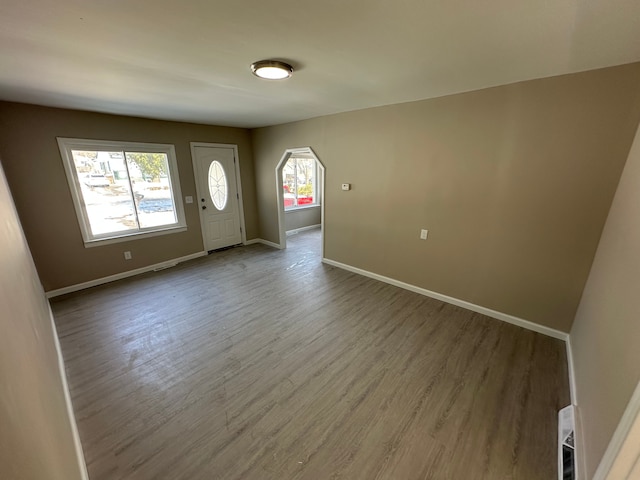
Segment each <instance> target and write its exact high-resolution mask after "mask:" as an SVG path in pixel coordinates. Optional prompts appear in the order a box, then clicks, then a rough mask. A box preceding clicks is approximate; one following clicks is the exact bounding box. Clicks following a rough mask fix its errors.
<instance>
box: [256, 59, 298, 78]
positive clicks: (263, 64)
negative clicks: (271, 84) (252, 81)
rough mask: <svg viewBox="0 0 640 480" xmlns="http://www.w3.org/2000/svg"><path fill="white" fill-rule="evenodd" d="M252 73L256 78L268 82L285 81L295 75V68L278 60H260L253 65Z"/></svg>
mask: <svg viewBox="0 0 640 480" xmlns="http://www.w3.org/2000/svg"><path fill="white" fill-rule="evenodd" d="M251 71H252V72H253V74H254V75H255V76H256V77H260V78H266V79H267V80H283V79H285V78H289V77H290V76H291V74H292V73H293V67H292V66H291V65H289V64H288V63H284V62H279V61H278V60H260V61H259V62H255V63H252V64H251Z"/></svg>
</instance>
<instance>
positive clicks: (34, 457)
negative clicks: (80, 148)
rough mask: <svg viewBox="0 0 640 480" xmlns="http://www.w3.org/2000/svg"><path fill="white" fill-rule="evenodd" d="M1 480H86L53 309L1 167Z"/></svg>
mask: <svg viewBox="0 0 640 480" xmlns="http://www.w3.org/2000/svg"><path fill="white" fill-rule="evenodd" d="M0 218H2V222H0V264H1V265H2V268H1V269H0V478H2V479H7V480H9V479H11V480H43V479H47V480H75V479H80V478H82V477H81V473H80V467H79V463H78V458H77V456H76V452H75V447H74V441H73V435H72V431H71V424H70V419H69V415H68V414H67V407H66V403H65V393H64V387H63V383H62V379H61V377H60V370H59V368H58V354H57V351H56V347H55V343H54V338H55V337H54V335H55V333H54V331H53V327H52V320H51V316H50V310H49V304H48V302H47V300H46V299H45V297H44V291H43V290H42V286H41V285H40V280H39V279H38V274H37V273H36V270H35V267H34V265H33V261H32V259H31V256H30V254H29V250H28V248H27V244H26V241H25V240H24V237H23V235H22V230H21V228H20V223H19V221H18V218H17V215H16V213H15V209H14V207H13V203H12V201H11V196H10V193H9V189H8V187H7V183H6V181H5V178H4V173H3V171H2V170H1V169H0Z"/></svg>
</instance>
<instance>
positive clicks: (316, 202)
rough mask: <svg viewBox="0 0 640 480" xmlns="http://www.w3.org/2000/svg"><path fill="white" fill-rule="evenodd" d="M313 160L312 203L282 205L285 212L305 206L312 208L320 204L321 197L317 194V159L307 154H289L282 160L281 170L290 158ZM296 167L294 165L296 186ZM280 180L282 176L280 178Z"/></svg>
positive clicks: (302, 208)
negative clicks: (285, 159)
mask: <svg viewBox="0 0 640 480" xmlns="http://www.w3.org/2000/svg"><path fill="white" fill-rule="evenodd" d="M298 159H300V160H313V164H314V166H315V168H314V169H313V170H314V171H313V184H312V185H313V192H312V196H313V203H309V204H307V205H294V206H291V207H284V211H285V212H293V211H295V210H304V209H305V208H314V207H319V206H320V205H321V199H320V195H319V189H318V185H317V183H318V174H319V167H318V161H317V160H316V159H315V158H313V157H311V156H307V155H291V156H290V157H289V158H288V159H287V161H286V162H284V164H283V165H282V171H283V172H284V167H286V165H287V163H289V162H290V161H291V160H298ZM297 176H298V175H297V167H296V182H295V185H296V187H297V186H298V181H297ZM280 180H281V181H282V178H281V179H280ZM295 190H296V193H295V195H296V203H298V202H297V199H298V198H297V195H298V191H297V188H296V189H295Z"/></svg>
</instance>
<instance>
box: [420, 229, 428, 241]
mask: <svg viewBox="0 0 640 480" xmlns="http://www.w3.org/2000/svg"><path fill="white" fill-rule="evenodd" d="M428 234H429V230H425V229H424V228H423V229H422V230H420V240H426V239H427V235H428Z"/></svg>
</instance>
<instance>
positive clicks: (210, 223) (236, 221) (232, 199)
mask: <svg viewBox="0 0 640 480" xmlns="http://www.w3.org/2000/svg"><path fill="white" fill-rule="evenodd" d="M234 153H235V152H234V149H233V148H232V147H230V148H226V147H203V146H194V147H193V165H194V170H195V175H196V187H197V190H198V208H199V209H200V222H201V224H202V238H203V241H204V249H205V250H206V251H211V250H216V249H218V248H223V247H228V246H230V245H236V244H238V243H241V242H242V232H241V230H240V209H239V208H238V199H239V196H238V185H237V182H236V168H235V162H236V159H235V154H234Z"/></svg>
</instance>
